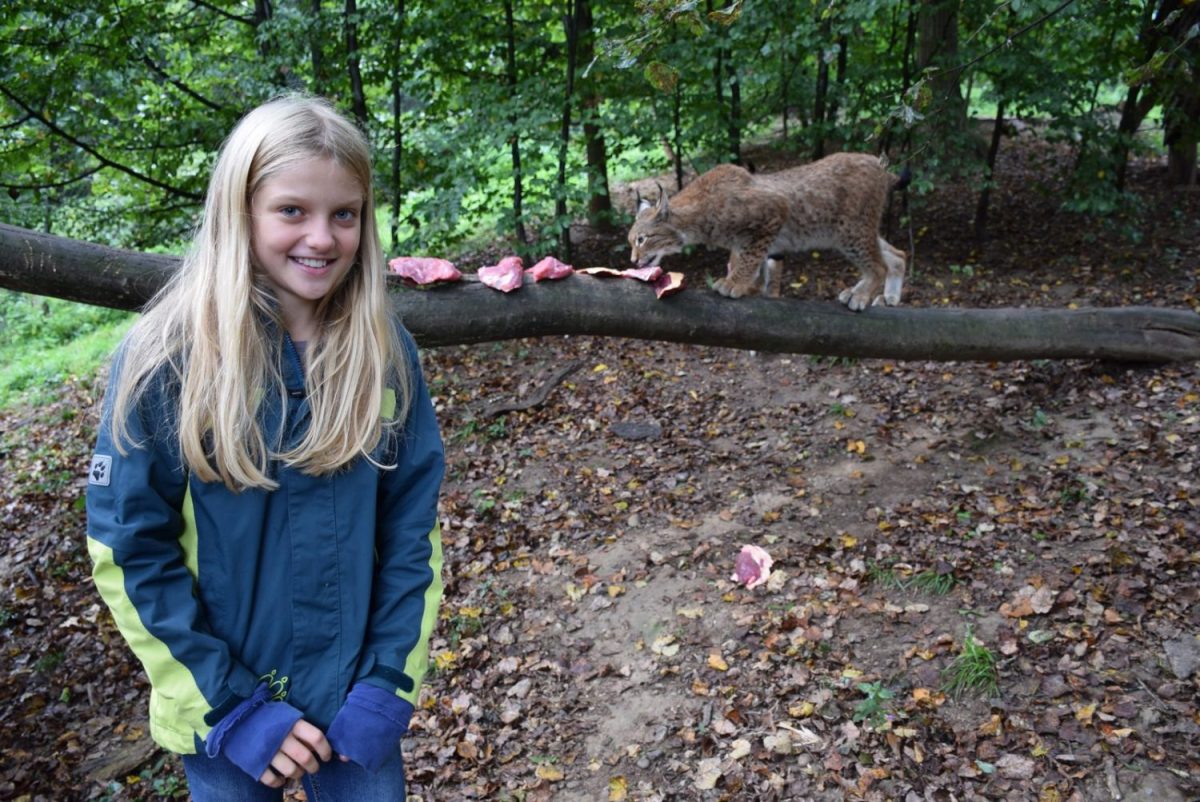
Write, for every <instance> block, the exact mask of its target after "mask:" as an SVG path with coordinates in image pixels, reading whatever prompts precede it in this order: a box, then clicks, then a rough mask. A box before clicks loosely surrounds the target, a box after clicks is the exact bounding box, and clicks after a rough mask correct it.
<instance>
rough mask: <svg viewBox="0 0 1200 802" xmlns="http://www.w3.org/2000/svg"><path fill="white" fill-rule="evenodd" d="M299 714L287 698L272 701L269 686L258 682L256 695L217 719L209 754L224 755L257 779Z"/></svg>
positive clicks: (207, 750)
mask: <svg viewBox="0 0 1200 802" xmlns="http://www.w3.org/2000/svg"><path fill="white" fill-rule="evenodd" d="M300 718H301V713H300V711H299V710H297V709H296V708H294V707H292V706H291V705H289V704H288V703H287V702H272V701H271V690H270V688H269V687H268V686H267V685H266V684H263V685H259V686H258V688H257V689H256V690H255V691H254V695H253V696H251V697H250V698H249V699H247V700H246V701H244V702H242V703H241V704H239V705H238V706H237V707H235V708H234V709H233V710H231V711H229V713H227V714H226V715H225V718H223V719H221V720H220V721H219V722H217V726H215V727H213V729H212V732H210V733H209V734H208V740H207V741H205V747H204V752H205V754H207V755H208V756H209V757H216V756H217V755H224V756H225V757H226V758H227V759H228V760H229V762H231V763H233V765H235V766H237V767H238V768H239V769H241V770H242V771H244V772H246V773H247V774H249V775H250V776H251V777H253V778H254V779H255V780H257V779H258V778H259V777H261V776H262V775H263V772H265V771H266V770H267V766H269V765H270V764H271V759H272V758H274V757H275V753H276V752H278V751H279V747H280V746H282V745H283V739H284V738H287V736H288V733H289V732H291V731H292V726H293V725H294V724H295V723H296V722H297V721H299V720H300Z"/></svg>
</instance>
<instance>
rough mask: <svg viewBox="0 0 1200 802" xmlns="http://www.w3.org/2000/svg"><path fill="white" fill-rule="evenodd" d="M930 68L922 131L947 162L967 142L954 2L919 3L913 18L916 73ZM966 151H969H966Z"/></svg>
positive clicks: (965, 105)
mask: <svg viewBox="0 0 1200 802" xmlns="http://www.w3.org/2000/svg"><path fill="white" fill-rule="evenodd" d="M929 67H933V68H935V69H934V72H933V76H932V78H930V81H929V88H930V91H931V95H932V100H931V102H930V107H929V109H928V110H926V120H925V124H926V130H927V131H928V136H929V137H931V141H930V144H931V145H932V147H933V148H934V150H935V152H938V153H940V154H942V155H943V156H947V157H950V158H951V159H953V158H955V157H957V156H958V155H959V154H961V153H963V152H964V151H963V147H964V145H965V144H966V142H967V139H966V137H967V135H968V128H967V102H966V100H965V99H964V98H963V94H962V85H961V78H962V76H961V74H960V72H959V70H958V0H921V7H920V11H919V12H918V15H917V73H918V74H921V73H923V72H924V71H925V70H926V69H927V68H929ZM968 150H969V149H968Z"/></svg>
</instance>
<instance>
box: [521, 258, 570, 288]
mask: <svg viewBox="0 0 1200 802" xmlns="http://www.w3.org/2000/svg"><path fill="white" fill-rule="evenodd" d="M525 272H526V273H528V274H529V275H530V276H532V277H533V280H534V282H538V281H541V280H542V279H544V278H548V279H559V278H566V277H567V276H569V275H571V274H572V273H574V272H575V268H573V267H571V266H570V265H568V264H563V263H562V262H560V261H558V260H557V259H555V258H554V257H553V256H547V257H546V258H545V259H543V260H542V261H540V262H538V263H537V264H536V265H534V266H533V267H531V268H529V269H527V270H526V271H525Z"/></svg>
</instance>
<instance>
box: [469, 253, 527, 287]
mask: <svg viewBox="0 0 1200 802" xmlns="http://www.w3.org/2000/svg"><path fill="white" fill-rule="evenodd" d="M476 275H478V276H479V281H480V282H482V283H483V284H486V285H487V286H489V287H491V288H492V289H494V290H500V292H512V291H513V290H515V289H518V288H519V287H520V286H521V281H522V279H523V278H524V277H525V263H524V262H522V261H521V257H519V256H505V257H504V258H503V259H501V260H500V262H499V264H494V265H488V266H487V267H481V268H479V271H478V273H476Z"/></svg>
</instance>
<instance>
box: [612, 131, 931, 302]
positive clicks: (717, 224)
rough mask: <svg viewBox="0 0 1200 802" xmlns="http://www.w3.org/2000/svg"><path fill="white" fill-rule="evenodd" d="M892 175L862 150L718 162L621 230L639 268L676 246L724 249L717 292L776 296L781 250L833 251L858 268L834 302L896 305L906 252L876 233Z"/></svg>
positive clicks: (733, 295) (732, 295)
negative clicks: (774, 169) (794, 162)
mask: <svg viewBox="0 0 1200 802" xmlns="http://www.w3.org/2000/svg"><path fill="white" fill-rule="evenodd" d="M899 181H901V179H900V178H899V177H897V176H895V175H892V174H891V173H889V172H888V171H887V170H886V169H884V163H883V162H882V161H881V160H880V159H879V158H878V157H876V156H871V155H868V154H864V153H835V154H833V155H832V156H826V157H825V158H823V159H820V160H819V161H816V162H813V163H812V164H806V165H803V166H801V167H793V168H791V169H789V170H783V171H781V172H778V173H767V174H752V173H750V172H748V171H747V170H745V169H743V168H741V167H737V166H735V165H732V164H722V165H718V166H717V167H714V168H713V169H711V170H709V171H708V172H707V173H705V174H704V175H702V176H700V177H699V178H697V179H696V180H695V181H693V182H692V183H690V184H688V185H687V186H686V187H684V188H683V190H682V191H681V192H679V193H678V194H677V195H675V196H674V197H673V198H670V199H668V198H667V195H666V193H665V192H663V193H660V195H659V198H658V203H657V204H654V203H650V202H648V201H645V202H643V203H642V204H641V205H640V207H639V209H638V213H637V218H636V219H635V220H634V223H633V227H632V228H630V230H629V246H630V249H631V259H632V261H633V262H634V263H636V264H637V265H638V266H639V267H648V266H650V265H656V264H658V263H659V261H660V260H661V259H662V258H663V257H664V256H666V255H668V254H672V253H679V252H680V251H681V250H683V247H684V246H685V245H691V244H704V245H708V246H711V247H718V248H725V249H727V250H728V251H729V266H728V269H727V273H726V275H725V277H724V278H722V279H719V280H718V281H717V282H716V284H715V285H714V288H715V289H716V291H717V292H719V293H721V294H722V295H725V296H728V297H730V298H740V297H742V296H744V295H753V294H756V293H759V292H762V293H763V294H765V295H767V296H769V297H772V298H777V297H779V294H780V283H781V276H780V273H781V268H782V255H783V254H784V253H786V252H796V251H801V250H806V249H809V248H832V249H834V250H837V251H838V252H840V253H841V254H842V255H843V256H845V257H846V258H847V259H848V260H850V262H851V263H852V264H854V265H855V266H856V267H857V268H858V269H859V271H860V272H861V273H862V279H861V280H860V281H859V282H858V283H857V284H855V285H854V286H853V287H848V288H846V289H845V290H843V291H842V292H841V294H840V295H839V296H838V300H840V301H841V302H842V303H844V304H846V306H848V307H850V309H852V310H854V311H855V312H859V311H862V310H863V309H865V308H867V307H868V306H870V305H872V304H877V303H880V302H881V301H882V302H883V303H886V304H888V305H889V306H895V305H896V304H898V303H900V292H901V290H902V289H903V286H904V273H905V267H906V262H907V255H906V254H905V253H904V251H902V250H900V249H899V248H896V247H894V246H893V245H891V244H890V243H888V242H887V241H886V240H884V239H883V237H881V236H879V225H880V222H881V221H882V218H883V210H884V206H885V205H886V204H887V197H888V192H889V191H890V190H891V189H892V188H893V187H894V186H896V185H897V182H899Z"/></svg>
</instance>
